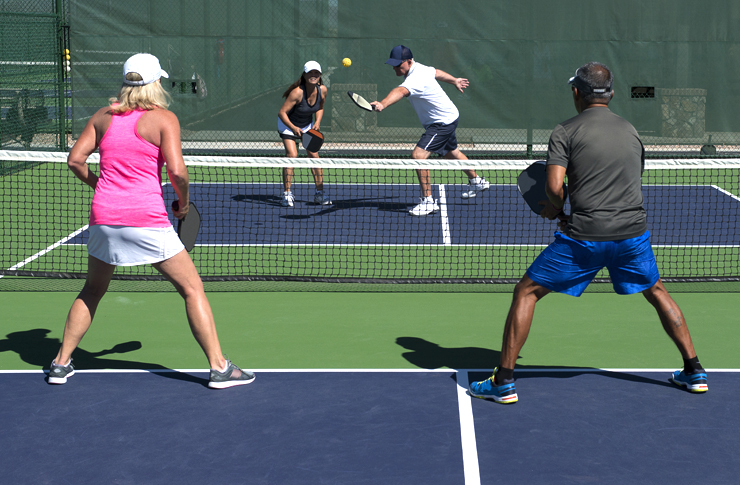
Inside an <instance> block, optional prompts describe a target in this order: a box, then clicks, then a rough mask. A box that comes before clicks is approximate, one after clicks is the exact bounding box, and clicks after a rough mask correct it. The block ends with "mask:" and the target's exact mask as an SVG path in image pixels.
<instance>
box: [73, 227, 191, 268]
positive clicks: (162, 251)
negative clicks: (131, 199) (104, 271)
mask: <svg viewBox="0 0 740 485" xmlns="http://www.w3.org/2000/svg"><path fill="white" fill-rule="evenodd" d="M183 249H185V246H183V245H182V242H180V238H179V237H177V233H176V232H175V230H174V229H173V228H172V226H168V227H129V226H108V225H94V226H90V238H89V239H88V241H87V252H88V254H89V255H90V256H92V257H94V258H97V259H99V260H101V261H103V262H105V263H108V264H112V265H115V266H137V265H140V264H152V263H159V262H160V261H165V260H167V259H170V258H171V257H172V256H174V255H176V254H178V253H179V252H180V251H182V250H183Z"/></svg>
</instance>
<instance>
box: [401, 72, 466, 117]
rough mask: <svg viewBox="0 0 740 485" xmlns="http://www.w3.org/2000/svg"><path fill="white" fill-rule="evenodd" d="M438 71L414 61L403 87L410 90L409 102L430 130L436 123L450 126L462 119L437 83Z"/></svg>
mask: <svg viewBox="0 0 740 485" xmlns="http://www.w3.org/2000/svg"><path fill="white" fill-rule="evenodd" d="M436 77H437V70H436V69H435V68H433V67H429V66H425V65H424V64H419V63H418V62H416V61H414V64H413V65H412V66H411V69H410V70H409V73H408V74H407V75H406V80H405V81H404V82H403V84H401V87H404V88H406V89H408V91H409V101H410V102H411V106H413V108H414V110H415V111H416V115H417V116H418V117H419V121H421V124H422V125H423V126H424V128H425V129H426V128H428V127H429V125H432V124H434V123H442V124H445V125H449V124H450V123H452V122H453V121H455V120H456V119H458V118H459V117H460V112H459V111H458V110H457V107H456V106H455V104H454V103H453V102H452V101H451V100H450V98H449V96H447V93H445V92H444V90H443V89H442V86H440V85H439V83H438V82H437V79H436Z"/></svg>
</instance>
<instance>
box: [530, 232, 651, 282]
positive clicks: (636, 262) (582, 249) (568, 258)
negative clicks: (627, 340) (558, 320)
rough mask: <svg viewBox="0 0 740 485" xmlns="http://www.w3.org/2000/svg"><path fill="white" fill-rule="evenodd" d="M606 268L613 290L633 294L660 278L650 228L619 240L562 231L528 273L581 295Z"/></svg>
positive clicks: (538, 280) (536, 278)
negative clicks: (578, 236)
mask: <svg viewBox="0 0 740 485" xmlns="http://www.w3.org/2000/svg"><path fill="white" fill-rule="evenodd" d="M602 268H606V269H607V270H608V271H609V276H610V277H611V280H612V286H613V287H614V291H615V292H616V293H617V294H619V295H631V294H633V293H639V292H641V291H645V290H647V289H648V288H650V287H652V286H653V285H654V284H655V283H657V282H658V278H660V275H659V274H658V265H657V264H656V263H655V255H654V254H653V248H652V247H650V231H645V234H643V235H642V236H638V237H633V238H631V239H622V240H619V241H579V240H577V239H571V238H569V237H568V236H566V235H565V234H563V233H561V232H556V233H555V241H553V242H552V243H550V245H549V246H547V247H546V248H545V250H544V251H542V252H541V253H540V255H539V256H537V259H535V260H534V263H532V265H531V266H530V267H529V269H527V276H529V277H530V278H531V279H532V281H534V282H535V283H537V284H538V285H540V286H544V287H545V288H547V289H548V290H551V291H557V292H558V293H565V294H566V295H572V296H581V295H582V294H583V292H584V291H585V290H586V287H587V286H588V285H589V283H591V280H592V279H594V277H595V276H596V273H598V272H599V271H601V269H602Z"/></svg>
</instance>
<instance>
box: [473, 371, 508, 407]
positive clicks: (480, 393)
mask: <svg viewBox="0 0 740 485" xmlns="http://www.w3.org/2000/svg"><path fill="white" fill-rule="evenodd" d="M496 370H498V369H494V371H493V375H492V376H491V377H489V378H488V379H486V380H485V381H478V382H473V383H472V384H470V395H471V396H473V397H477V398H479V399H493V400H494V401H496V402H498V403H501V404H512V403H515V402H517V401H518V400H519V397H518V396H517V395H516V386H515V385H514V383H513V382H512V383H511V384H504V385H502V386H497V385H496V384H494V382H493V378H494V377H495V376H496Z"/></svg>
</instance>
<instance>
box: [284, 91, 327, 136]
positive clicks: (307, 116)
mask: <svg viewBox="0 0 740 485" xmlns="http://www.w3.org/2000/svg"><path fill="white" fill-rule="evenodd" d="M298 87H299V88H301V91H303V98H301V101H300V102H299V103H298V104H296V105H295V106H293V108H292V109H291V110H290V111H288V119H289V120H290V122H291V123H293V124H294V125H296V126H297V127H298V128H303V127H304V126H308V125H310V124H311V121H313V114H314V113H315V112H317V111H318V110H319V109H321V86H320V85H318V86H316V89H317V90H318V93H317V95H316V102H315V103H314V104H313V106H310V105H309V104H308V100H307V98H308V96H306V86H304V85H303V84H301V85H300V86H298Z"/></svg>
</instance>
